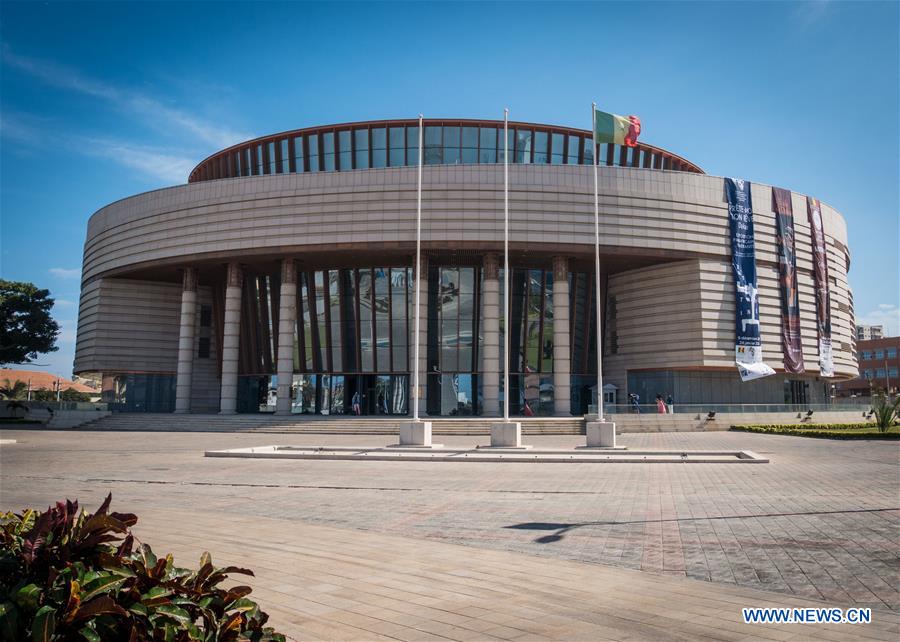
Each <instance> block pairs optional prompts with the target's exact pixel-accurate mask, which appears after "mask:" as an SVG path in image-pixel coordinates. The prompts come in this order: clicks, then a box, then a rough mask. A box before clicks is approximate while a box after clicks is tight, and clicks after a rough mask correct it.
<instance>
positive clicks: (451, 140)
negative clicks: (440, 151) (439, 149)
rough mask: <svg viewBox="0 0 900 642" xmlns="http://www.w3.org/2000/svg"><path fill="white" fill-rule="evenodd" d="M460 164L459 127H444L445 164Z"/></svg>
mask: <svg viewBox="0 0 900 642" xmlns="http://www.w3.org/2000/svg"><path fill="white" fill-rule="evenodd" d="M457 164H459V127H444V165H457Z"/></svg>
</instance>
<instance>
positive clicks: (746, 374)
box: [737, 361, 775, 381]
mask: <svg viewBox="0 0 900 642" xmlns="http://www.w3.org/2000/svg"><path fill="white" fill-rule="evenodd" d="M737 367H738V372H739V373H740V375H741V381H753V380H754V379H762V378H763V377H768V376H769V375H773V374H775V371H774V370H772V368H770V367H769V366H767V365H766V364H764V363H763V362H762V361H760V362H759V363H739V364H737Z"/></svg>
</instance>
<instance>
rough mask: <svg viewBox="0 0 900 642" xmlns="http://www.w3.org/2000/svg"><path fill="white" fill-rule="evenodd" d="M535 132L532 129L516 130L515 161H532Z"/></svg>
mask: <svg viewBox="0 0 900 642" xmlns="http://www.w3.org/2000/svg"><path fill="white" fill-rule="evenodd" d="M532 140H533V134H532V132H531V130H530V129H517V130H516V155H515V162H517V163H530V162H531V145H532Z"/></svg>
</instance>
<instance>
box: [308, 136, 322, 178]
mask: <svg viewBox="0 0 900 642" xmlns="http://www.w3.org/2000/svg"><path fill="white" fill-rule="evenodd" d="M306 142H307V144H308V145H309V171H311V172H318V171H319V135H318V134H313V135H312V136H309V137H308V139H307V141H306Z"/></svg>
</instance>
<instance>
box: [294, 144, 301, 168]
mask: <svg viewBox="0 0 900 642" xmlns="http://www.w3.org/2000/svg"><path fill="white" fill-rule="evenodd" d="M294 166H295V167H296V168H297V171H298V172H302V171H303V136H297V138H295V139H294Z"/></svg>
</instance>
